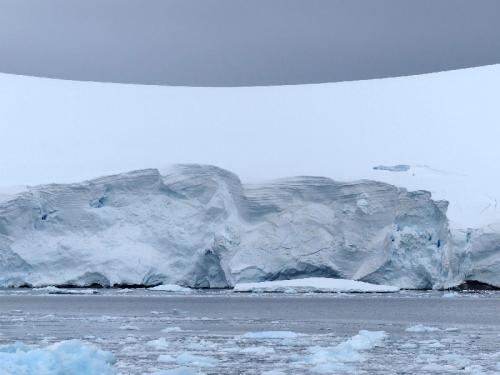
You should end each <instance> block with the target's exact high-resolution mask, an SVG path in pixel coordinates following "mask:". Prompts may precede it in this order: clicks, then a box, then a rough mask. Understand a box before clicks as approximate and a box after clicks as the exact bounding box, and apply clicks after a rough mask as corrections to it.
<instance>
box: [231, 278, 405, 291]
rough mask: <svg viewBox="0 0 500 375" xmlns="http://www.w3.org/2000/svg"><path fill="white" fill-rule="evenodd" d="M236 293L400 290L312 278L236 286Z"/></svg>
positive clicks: (346, 281) (393, 287)
mask: <svg viewBox="0 0 500 375" xmlns="http://www.w3.org/2000/svg"><path fill="white" fill-rule="evenodd" d="M233 290H234V291H235V292H253V293H259V292H260V293H394V292H398V291H399V290H400V289H399V288H398V287H395V286H390V285H376V284H370V283H365V282H362V281H354V280H346V279H330V278H325V277H310V278H305V279H294V280H277V281H263V282H260V283H241V284H236V285H235V286H234V289H233Z"/></svg>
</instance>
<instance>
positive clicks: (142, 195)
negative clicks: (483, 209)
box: [0, 165, 500, 288]
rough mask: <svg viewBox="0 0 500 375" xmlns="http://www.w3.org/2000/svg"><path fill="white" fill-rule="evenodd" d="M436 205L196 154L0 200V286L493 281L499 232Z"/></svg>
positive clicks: (416, 196)
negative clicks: (208, 161)
mask: <svg viewBox="0 0 500 375" xmlns="http://www.w3.org/2000/svg"><path fill="white" fill-rule="evenodd" d="M446 210H447V202H445V201H434V200H433V199H432V198H431V194H430V193H428V192H425V191H415V192H408V191H407V190H406V189H403V188H398V187H395V186H393V185H389V184H386V183H381V182H375V181H369V180H361V181H355V182H349V183H345V182H336V181H333V180H331V179H328V178H321V177H295V178H287V179H280V180H276V181H271V182H269V183H265V184H258V185H255V184H252V185H244V184H242V183H241V182H240V180H239V178H238V177H237V176H236V175H235V174H233V173H231V172H228V171H226V170H223V169H220V168H217V167H213V166H202V165H176V166H173V167H171V168H169V169H166V170H164V171H162V172H160V171H158V170H156V169H148V170H140V171H134V172H130V173H124V174H119V175H114V176H108V177H103V178H98V179H95V180H90V181H85V182H82V183H77V184H66V185H64V184H52V185H43V186H35V187H29V188H28V189H27V190H26V191H22V192H20V193H18V194H13V195H11V196H10V198H9V199H7V200H5V201H2V202H0V285H2V286H18V285H25V284H27V285H32V286H45V285H58V286H61V285H80V286H88V285H92V284H99V285H103V286H112V285H130V284H134V285H138V284H140V285H149V286H152V285H158V284H161V283H163V284H177V285H183V286H189V287H198V288H199V287H203V288H224V287H231V286H233V285H234V284H236V283H244V282H259V281H266V280H286V279H295V278H305V277H330V278H343V279H352V280H360V281H365V282H370V283H374V284H386V285H394V286H397V287H402V288H436V287H442V286H450V285H456V284H459V283H461V282H463V281H464V280H476V281H480V282H485V283H488V284H492V285H500V280H499V279H498V277H499V275H500V272H498V267H499V264H500V262H499V260H498V254H499V252H498V249H497V247H496V246H497V245H496V244H497V243H499V242H498V241H497V240H496V239H497V238H498V236H500V235H499V234H495V233H483V232H473V231H469V232H467V233H464V234H463V237H461V234H459V235H458V237H455V236H452V235H451V234H450V230H449V228H448V220H447V218H446Z"/></svg>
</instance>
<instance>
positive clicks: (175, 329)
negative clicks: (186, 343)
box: [161, 327, 182, 333]
mask: <svg viewBox="0 0 500 375" xmlns="http://www.w3.org/2000/svg"><path fill="white" fill-rule="evenodd" d="M161 331H162V332H163V333H171V332H180V331H182V329H181V328H180V327H167V328H164V329H162V330H161Z"/></svg>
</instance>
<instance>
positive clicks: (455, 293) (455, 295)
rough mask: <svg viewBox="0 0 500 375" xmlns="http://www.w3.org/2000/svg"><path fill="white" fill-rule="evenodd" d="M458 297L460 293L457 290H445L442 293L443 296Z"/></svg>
mask: <svg viewBox="0 0 500 375" xmlns="http://www.w3.org/2000/svg"><path fill="white" fill-rule="evenodd" d="M456 297H460V293H458V292H447V293H444V294H443V298H456Z"/></svg>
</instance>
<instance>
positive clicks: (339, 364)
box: [290, 330, 387, 374]
mask: <svg viewBox="0 0 500 375" xmlns="http://www.w3.org/2000/svg"><path fill="white" fill-rule="evenodd" d="M386 337H387V334H386V333H385V332H384V331H365V330H362V331H359V333H358V334H357V335H355V336H353V337H351V338H350V339H349V340H347V341H344V342H341V343H340V344H338V345H336V346H334V347H317V346H316V347H312V348H310V349H309V353H310V354H307V355H295V356H292V357H291V358H290V359H291V360H292V361H295V362H299V363H303V364H308V365H312V366H313V367H312V368H311V371H312V372H316V373H322V374H326V373H328V374H330V373H336V372H353V371H354V369H353V367H352V363H356V362H361V361H363V360H364V357H363V355H362V353H361V352H363V351H367V350H370V349H373V348H374V347H376V346H379V345H381V344H382V342H383V341H384V339H385V338H386Z"/></svg>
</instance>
